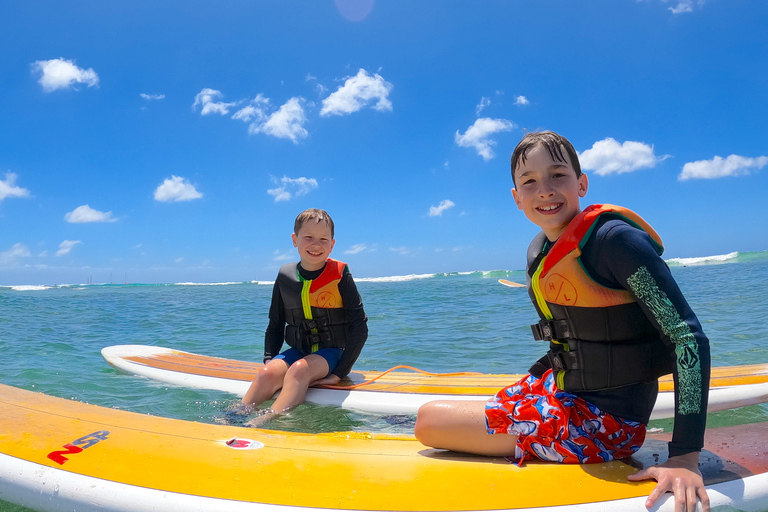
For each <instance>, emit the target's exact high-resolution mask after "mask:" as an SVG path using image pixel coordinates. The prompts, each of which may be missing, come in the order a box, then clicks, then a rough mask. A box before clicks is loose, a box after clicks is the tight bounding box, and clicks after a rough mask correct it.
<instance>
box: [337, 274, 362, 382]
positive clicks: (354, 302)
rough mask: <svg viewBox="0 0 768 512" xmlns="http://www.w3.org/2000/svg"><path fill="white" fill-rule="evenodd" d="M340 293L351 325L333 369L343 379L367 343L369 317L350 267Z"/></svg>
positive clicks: (342, 279)
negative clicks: (342, 350)
mask: <svg viewBox="0 0 768 512" xmlns="http://www.w3.org/2000/svg"><path fill="white" fill-rule="evenodd" d="M339 294H340V295H341V301H342V303H343V304H344V312H345V313H346V316H347V321H348V322H349V325H348V326H347V344H346V346H345V347H344V352H343V353H342V354H341V359H339V364H337V365H336V368H335V369H334V370H333V374H334V375H336V376H338V377H339V378H340V379H343V378H344V377H346V376H347V375H348V374H349V372H350V370H352V365H354V364H355V361H357V358H358V356H359V355H360V352H361V351H362V350H363V345H365V340H367V339H368V318H367V317H366V315H365V310H364V309H363V300H362V298H361V297H360V293H359V292H358V291H357V286H356V285H355V280H354V279H353V278H352V274H351V273H350V272H349V267H345V269H344V275H343V276H342V277H341V281H339Z"/></svg>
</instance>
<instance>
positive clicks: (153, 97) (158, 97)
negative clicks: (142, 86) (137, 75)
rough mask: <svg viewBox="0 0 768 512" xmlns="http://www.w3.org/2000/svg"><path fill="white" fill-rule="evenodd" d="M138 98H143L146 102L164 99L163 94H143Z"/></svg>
mask: <svg viewBox="0 0 768 512" xmlns="http://www.w3.org/2000/svg"><path fill="white" fill-rule="evenodd" d="M139 96H141V97H142V98H144V99H145V100H147V101H152V100H162V99H164V98H165V94H145V93H141V94H139Z"/></svg>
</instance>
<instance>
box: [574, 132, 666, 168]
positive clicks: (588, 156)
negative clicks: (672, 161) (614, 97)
mask: <svg viewBox="0 0 768 512" xmlns="http://www.w3.org/2000/svg"><path fill="white" fill-rule="evenodd" d="M667 158H669V155H664V156H656V155H654V154H653V146H649V145H648V144H643V143H642V142H634V141H629V140H628V141H626V142H624V143H623V144H619V143H618V142H617V141H616V140H615V139H613V138H611V137H608V138H606V139H603V140H599V141H597V142H595V143H594V145H593V146H592V148H591V149H588V150H586V151H584V152H583V153H581V154H580V155H579V162H580V163H581V167H582V169H585V170H593V171H595V172H596V173H597V174H599V175H601V176H607V175H608V174H622V173H625V172H632V171H636V170H638V169H646V168H651V167H656V164H658V163H659V162H661V161H662V160H665V159H667Z"/></svg>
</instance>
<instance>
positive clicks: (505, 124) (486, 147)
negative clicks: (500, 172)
mask: <svg viewBox="0 0 768 512" xmlns="http://www.w3.org/2000/svg"><path fill="white" fill-rule="evenodd" d="M514 127H515V125H514V124H513V123H512V122H510V121H507V120H506V119H491V118H490V117H481V118H480V119H478V120H477V121H475V124H473V125H472V126H470V127H469V128H467V131H466V132H464V134H463V135H462V134H460V133H459V132H458V130H457V131H456V136H455V140H456V144H458V145H459V146H461V147H463V148H475V150H477V154H478V155H480V156H482V157H483V159H485V160H490V159H491V158H493V156H494V154H493V150H492V149H491V146H495V145H496V141H493V140H489V139H488V137H489V136H491V135H493V134H494V133H497V132H508V131H510V130H512V129H513V128H514Z"/></svg>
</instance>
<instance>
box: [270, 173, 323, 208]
mask: <svg viewBox="0 0 768 512" xmlns="http://www.w3.org/2000/svg"><path fill="white" fill-rule="evenodd" d="M272 181H274V182H275V184H279V185H280V186H279V187H277V188H271V189H269V190H267V193H268V194H270V195H272V196H274V197H275V202H276V203H277V202H278V201H288V200H290V199H291V198H292V197H294V196H296V197H298V196H303V195H305V194H308V193H309V192H310V191H312V190H313V189H316V188H317V186H318V185H317V180H316V179H314V178H303V177H302V178H289V177H287V176H283V177H282V179H280V180H277V179H276V178H272Z"/></svg>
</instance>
